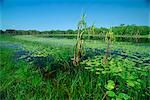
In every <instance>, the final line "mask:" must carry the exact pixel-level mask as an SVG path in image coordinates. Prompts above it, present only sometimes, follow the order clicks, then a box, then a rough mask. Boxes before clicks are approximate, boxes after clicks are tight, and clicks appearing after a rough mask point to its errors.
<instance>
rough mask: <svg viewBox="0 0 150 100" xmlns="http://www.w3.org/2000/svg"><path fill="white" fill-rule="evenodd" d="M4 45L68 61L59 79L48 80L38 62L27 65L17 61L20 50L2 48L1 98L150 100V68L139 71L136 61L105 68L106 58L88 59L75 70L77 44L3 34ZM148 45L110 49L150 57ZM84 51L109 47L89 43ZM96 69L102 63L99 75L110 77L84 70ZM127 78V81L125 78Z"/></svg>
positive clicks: (56, 76)
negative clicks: (73, 59)
mask: <svg viewBox="0 0 150 100" xmlns="http://www.w3.org/2000/svg"><path fill="white" fill-rule="evenodd" d="M0 41H9V43H18V44H21V46H22V49H23V50H27V51H32V52H33V54H32V56H39V57H40V56H48V55H51V56H53V57H54V58H55V59H56V62H59V61H63V62H64V63H62V64H56V67H59V68H61V69H58V70H57V72H56V73H55V74H52V75H50V76H47V74H46V75H45V74H44V75H43V73H41V69H39V68H37V66H35V65H34V64H33V63H27V62H25V61H23V60H19V61H15V60H14V59H13V58H12V55H13V54H14V52H16V51H17V49H11V48H6V47H2V46H0V51H1V52H0V69H1V70H0V81H1V82H0V83H1V84H0V95H1V97H2V98H3V99H4V98H5V99H6V100H12V99H18V100H22V99H23V100H28V99H29V100H30V99H31V100H32V99H33V100H37V99H38V100H45V99H46V100H50V99H54V100H57V99H62V100H63V99H64V100H65V99H69V100H72V99H73V100H77V99H83V100H86V99H87V100H89V99H93V100H105V99H108V100H110V99H112V98H113V99H116V98H117V99H118V100H122V98H124V99H129V98H130V99H132V100H136V99H137V100H138V99H139V100H146V99H147V98H148V96H150V93H149V91H148V90H149V85H148V83H149V81H148V78H149V73H148V71H149V68H150V66H144V65H138V67H139V69H138V68H137V65H135V64H134V63H133V62H132V61H130V60H124V59H123V60H122V59H120V58H118V57H117V58H114V59H113V60H112V61H111V62H110V66H107V67H104V66H103V64H101V59H102V58H101V57H103V56H102V55H101V56H97V57H95V58H89V59H87V60H85V61H83V62H82V64H81V65H80V66H77V67H75V66H73V65H72V64H70V63H69V62H68V61H69V59H70V56H71V57H73V48H74V45H75V39H56V38H43V37H37V36H33V35H16V36H11V35H10V36H7V35H1V36H0ZM148 45H149V43H147V44H146V43H141V44H133V43H129V42H114V43H113V44H112V45H111V50H115V49H117V48H122V49H123V50H125V51H126V52H127V53H128V54H130V53H131V54H132V52H140V53H148V54H149V48H144V47H145V46H148ZM84 47H90V48H100V49H101V48H105V47H106V46H105V43H104V42H103V41H98V40H95V41H91V40H86V41H85V42H84ZM97 60H98V61H97ZM120 60H121V61H120ZM94 64H96V65H94ZM97 64H100V65H99V66H98V69H97V70H99V67H100V66H101V68H102V70H103V71H105V72H103V73H102V72H101V71H98V72H97V74H96V72H94V71H93V70H92V71H89V70H86V69H85V68H87V67H90V69H91V68H93V66H97ZM118 68H119V69H118ZM108 69H109V70H108ZM114 69H116V70H114ZM97 70H96V71H97ZM117 70H123V71H122V72H121V74H119V73H120V72H116V71H117ZM109 71H111V73H112V74H110V73H109ZM126 72H127V75H125V73H126ZM133 72H136V73H133ZM116 73H117V74H116ZM119 75H121V76H119ZM124 75H125V76H126V77H127V79H125V78H124ZM134 76H137V77H136V78H135V77H134ZM130 79H131V80H130ZM138 79H140V80H138ZM133 84H134V86H133ZM137 84H138V85H139V84H140V86H141V87H140V89H139V88H137V87H138V85H137ZM144 84H145V85H144ZM136 86H137V87H136ZM114 93H115V95H114Z"/></svg>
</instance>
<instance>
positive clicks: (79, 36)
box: [73, 14, 86, 65]
mask: <svg viewBox="0 0 150 100" xmlns="http://www.w3.org/2000/svg"><path fill="white" fill-rule="evenodd" d="M85 32H86V22H85V14H83V15H82V16H81V20H80V21H79V23H78V34H77V42H76V45H75V48H74V59H73V64H74V65H77V64H78V63H79V62H80V60H81V47H82V43H83V34H84V33H85Z"/></svg>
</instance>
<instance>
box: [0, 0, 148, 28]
mask: <svg viewBox="0 0 150 100" xmlns="http://www.w3.org/2000/svg"><path fill="white" fill-rule="evenodd" d="M82 12H86V21H87V24H88V25H91V24H92V23H93V22H94V23H95V26H96V27H110V26H116V25H119V24H137V25H150V20H149V18H150V16H149V15H150V8H149V0H0V19H1V20H0V24H1V27H0V28H1V29H36V30H51V29H60V30H66V29H76V25H77V23H78V20H79V18H80V15H81V14H82Z"/></svg>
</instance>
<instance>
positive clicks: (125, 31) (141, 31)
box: [0, 24, 150, 36]
mask: <svg viewBox="0 0 150 100" xmlns="http://www.w3.org/2000/svg"><path fill="white" fill-rule="evenodd" d="M90 29H91V27H88V28H87V33H88V34H95V35H96V34H97V35H104V34H106V33H107V32H108V30H109V28H104V27H101V28H94V32H90ZM112 31H113V33H114V35H128V36H131V35H132V36H133V35H149V34H150V26H137V25H124V24H121V25H119V26H114V27H112ZM76 33H77V30H71V29H69V30H50V31H38V30H15V29H6V30H0V34H12V35H34V34H35V35H36V34H76Z"/></svg>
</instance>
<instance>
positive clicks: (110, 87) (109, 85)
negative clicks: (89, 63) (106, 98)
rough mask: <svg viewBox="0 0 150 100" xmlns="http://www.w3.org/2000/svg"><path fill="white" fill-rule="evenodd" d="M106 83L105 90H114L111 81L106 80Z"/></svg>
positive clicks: (113, 84)
mask: <svg viewBox="0 0 150 100" xmlns="http://www.w3.org/2000/svg"><path fill="white" fill-rule="evenodd" d="M107 82H108V84H107V85H105V88H106V89H108V90H112V89H114V88H115V83H114V81H113V80H108V81H107Z"/></svg>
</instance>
